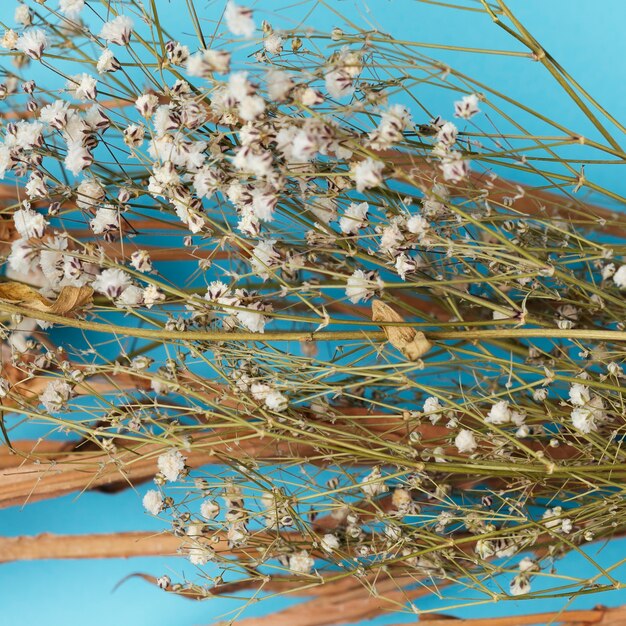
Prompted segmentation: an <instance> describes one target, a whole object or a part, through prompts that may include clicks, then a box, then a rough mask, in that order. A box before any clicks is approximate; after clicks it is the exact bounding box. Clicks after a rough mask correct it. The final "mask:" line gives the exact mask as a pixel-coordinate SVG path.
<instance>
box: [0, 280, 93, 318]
mask: <svg viewBox="0 0 626 626" xmlns="http://www.w3.org/2000/svg"><path fill="white" fill-rule="evenodd" d="M92 296H93V289H92V288H91V287H72V286H66V287H63V289H61V293H60V294H59V295H58V296H57V299H56V300H54V301H52V300H48V298H46V297H44V296H42V295H41V294H40V293H39V292H38V291H37V290H36V289H33V288H32V287H29V286H28V285H24V284H23V283H17V282H13V281H10V282H6V283H0V300H4V301H5V302H10V303H11V304H23V305H24V306H26V307H28V308H29V309H34V310H35V311H42V312H44V313H55V314H57V315H66V314H67V313H70V312H72V311H75V310H76V309H79V308H81V307H83V306H85V305H86V304H88V303H90V302H91V298H92Z"/></svg>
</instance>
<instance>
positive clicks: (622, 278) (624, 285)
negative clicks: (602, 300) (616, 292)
mask: <svg viewBox="0 0 626 626" xmlns="http://www.w3.org/2000/svg"><path fill="white" fill-rule="evenodd" d="M613 282H614V283H615V284H616V285H617V286H618V287H619V288H620V289H626V265H621V266H620V267H619V268H618V269H617V271H616V272H615V274H613Z"/></svg>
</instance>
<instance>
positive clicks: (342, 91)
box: [326, 68, 354, 99]
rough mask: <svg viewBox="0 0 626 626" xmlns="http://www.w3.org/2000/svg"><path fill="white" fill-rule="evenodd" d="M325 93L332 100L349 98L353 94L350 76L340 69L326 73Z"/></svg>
mask: <svg viewBox="0 0 626 626" xmlns="http://www.w3.org/2000/svg"><path fill="white" fill-rule="evenodd" d="M326 91H328V93H329V94H330V95H331V96H332V97H333V98H338V99H339V98H345V97H346V96H351V95H352V94H353V93H354V83H353V81H352V76H350V74H349V73H348V72H346V71H345V70H343V69H341V68H339V69H335V70H332V71H330V72H328V74H326Z"/></svg>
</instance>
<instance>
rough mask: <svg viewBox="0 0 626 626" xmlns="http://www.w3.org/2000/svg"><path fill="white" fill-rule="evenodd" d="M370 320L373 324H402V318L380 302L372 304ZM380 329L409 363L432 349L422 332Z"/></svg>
mask: <svg viewBox="0 0 626 626" xmlns="http://www.w3.org/2000/svg"><path fill="white" fill-rule="evenodd" d="M372 320H373V321H374V322H404V320H403V319H402V317H401V316H400V315H399V314H398V313H396V311H394V310H393V309H392V308H391V307H390V306H389V305H388V304H385V303H384V302H383V301H382V300H374V301H373V302H372ZM382 329H383V331H384V332H385V335H387V339H388V340H389V343H390V344H391V345H392V346H393V347H394V348H396V349H398V350H399V351H400V352H402V354H403V355H404V356H405V357H406V358H407V359H409V361H417V360H418V359H420V358H421V357H422V356H424V355H425V354H426V353H427V352H428V351H429V350H430V349H431V348H432V347H433V344H432V343H430V341H428V339H426V335H424V333H423V332H421V331H417V330H415V329H413V328H408V327H406V326H383V327H382Z"/></svg>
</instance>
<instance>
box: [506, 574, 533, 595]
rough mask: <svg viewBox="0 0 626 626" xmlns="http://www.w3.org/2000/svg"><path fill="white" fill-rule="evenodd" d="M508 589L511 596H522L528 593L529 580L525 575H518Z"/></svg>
mask: <svg viewBox="0 0 626 626" xmlns="http://www.w3.org/2000/svg"><path fill="white" fill-rule="evenodd" d="M509 589H510V590H511V595H513V596H523V595H525V594H527V593H530V580H529V579H528V576H527V575H526V574H518V575H517V576H515V578H513V580H512V581H511V583H510V586H509Z"/></svg>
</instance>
